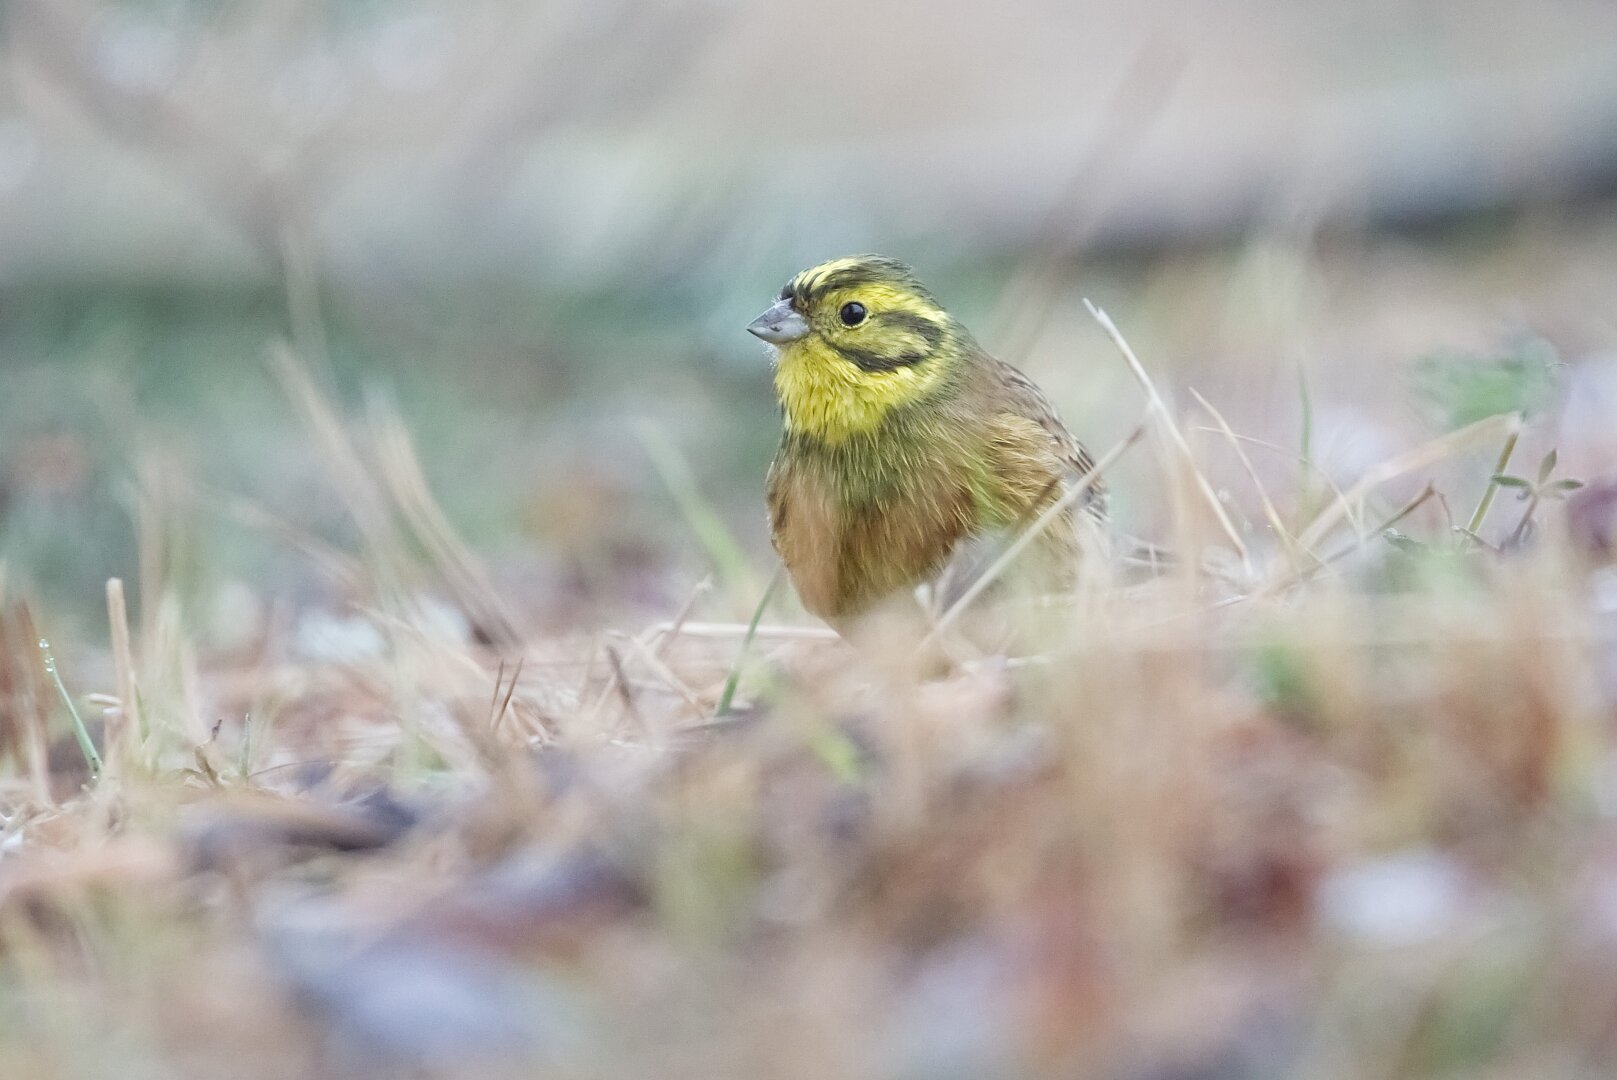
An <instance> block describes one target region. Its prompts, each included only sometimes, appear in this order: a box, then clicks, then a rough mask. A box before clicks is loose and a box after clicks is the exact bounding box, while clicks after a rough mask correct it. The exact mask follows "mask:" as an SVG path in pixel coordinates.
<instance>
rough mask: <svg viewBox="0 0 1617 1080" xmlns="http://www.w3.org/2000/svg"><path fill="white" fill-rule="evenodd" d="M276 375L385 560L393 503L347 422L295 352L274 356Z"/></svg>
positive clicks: (276, 350)
mask: <svg viewBox="0 0 1617 1080" xmlns="http://www.w3.org/2000/svg"><path fill="white" fill-rule="evenodd" d="M269 365H270V371H271V372H272V373H273V374H274V375H275V377H276V379H277V381H279V382H280V384H281V389H282V391H283V392H284V393H285V394H286V396H287V399H288V400H289V401H290V402H291V403H292V406H293V408H294V409H295V410H296V411H297V413H298V416H299V418H300V419H301V420H302V421H303V423H304V426H305V427H307V428H308V429H309V433H310V434H311V435H313V436H314V439H315V443H316V445H318V446H319V448H320V450H321V452H322V453H323V454H324V455H325V459H326V464H327V466H328V468H329V469H330V470H331V477H332V480H333V482H334V483H335V484H336V486H337V489H338V490H339V491H340V492H341V493H342V495H343V498H344V503H345V505H346V506H347V507H348V511H349V513H350V514H352V515H353V518H354V523H355V524H356V525H358V526H359V530H360V532H361V533H362V534H363V535H364V537H365V540H366V543H367V545H368V546H369V547H370V548H371V549H372V550H373V551H374V552H375V553H376V554H377V555H383V554H387V553H389V552H391V551H392V549H393V528H392V519H391V515H389V513H388V510H387V500H386V499H384V498H383V496H382V492H381V490H380V489H379V488H378V487H377V485H376V484H375V482H374V481H372V479H371V476H370V471H369V470H368V469H367V468H366V466H365V458H364V455H363V454H361V453H360V451H359V448H358V447H357V446H355V445H354V441H353V439H352V438H351V437H350V436H349V434H348V432H347V431H346V430H345V428H344V426H343V422H342V418H341V417H340V416H339V415H338V414H337V411H336V410H335V409H334V408H332V406H331V403H330V402H329V401H328V400H327V399H326V396H325V395H324V394H323V393H321V391H320V388H319V387H318V386H316V385H315V382H314V379H313V378H311V377H310V375H309V370H308V368H307V367H305V366H304V365H303V363H301V362H300V361H299V360H298V358H297V356H296V355H294V354H293V352H292V350H291V349H289V348H287V347H286V346H285V345H284V344H283V345H276V346H275V347H273V348H271V349H270V352H269Z"/></svg>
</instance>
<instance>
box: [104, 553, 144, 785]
mask: <svg viewBox="0 0 1617 1080" xmlns="http://www.w3.org/2000/svg"><path fill="white" fill-rule="evenodd" d="M107 624H108V627H109V629H110V634H111V642H112V670H113V679H114V680H115V682H116V683H117V687H118V713H119V722H118V737H117V738H114V737H113V735H112V732H111V730H110V728H111V725H110V724H109V731H108V735H107V739H106V743H107V760H108V762H109V763H111V764H112V765H113V767H114V768H115V769H117V770H120V771H123V770H125V769H126V767H127V765H128V763H129V758H130V755H131V754H133V752H134V747H135V745H136V744H137V742H138V740H139V739H140V735H141V732H142V731H143V730H144V728H143V726H142V724H141V720H140V692H139V690H138V689H137V688H136V686H135V654H134V649H133V648H132V647H131V646H130V642H129V607H128V604H127V603H126V601H125V599H124V583H123V580H122V579H121V578H108V579H107Z"/></svg>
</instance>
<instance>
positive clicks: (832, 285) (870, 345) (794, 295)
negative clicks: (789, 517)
mask: <svg viewBox="0 0 1617 1080" xmlns="http://www.w3.org/2000/svg"><path fill="white" fill-rule="evenodd" d="M747 329H748V330H750V331H751V332H752V333H753V334H755V335H756V336H758V337H760V338H762V339H763V340H764V341H767V342H769V343H770V344H771V345H773V346H775V349H776V363H775V391H776V393H777V394H778V395H779V396H780V403H781V408H782V409H783V410H784V412H785V414H786V429H787V430H788V431H790V432H794V433H797V434H802V435H807V436H811V437H813V438H816V439H819V440H821V441H822V442H827V443H840V442H843V441H845V440H847V439H848V438H850V437H852V436H854V435H859V434H862V433H865V432H869V431H872V430H874V429H875V428H876V427H878V426H879V425H880V424H881V422H882V421H883V419H885V418H886V417H887V415H888V414H889V413H890V412H892V411H893V410H894V409H897V408H901V407H903V406H905V405H909V404H912V403H914V402H918V401H921V400H923V399H925V398H927V397H929V396H930V395H933V394H936V393H938V392H940V391H941V390H943V389H944V388H945V387H946V386H948V385H949V384H950V383H951V382H952V379H951V376H952V375H954V374H955V373H956V370H957V369H958V368H959V366H960V359H961V357H962V356H963V355H965V352H966V350H965V348H964V343H965V341H966V340H967V339H966V335H965V331H964V330H962V329H961V328H960V326H959V324H957V323H956V322H955V321H954V319H952V318H951V317H950V316H949V313H948V312H946V311H944V310H943V308H942V307H940V306H939V305H938V302H937V301H936V300H935V299H933V297H932V294H931V293H929V292H928V291H927V290H926V287H925V286H923V285H922V284H921V283H920V282H919V281H917V280H915V275H914V273H912V272H911V270H910V268H909V267H907V266H905V265H904V264H903V263H900V262H895V261H894V260H892V259H888V258H885V257H883V256H880V255H855V256H853V257H851V258H846V259H835V260H833V261H831V262H828V263H822V264H820V265H819V266H816V267H813V268H811V269H808V270H804V271H803V272H802V273H800V274H798V275H797V276H796V277H794V278H792V280H791V281H789V282H787V284H786V287H785V288H784V289H782V290H781V291H780V298H779V299H778V300H777V301H776V302H775V304H774V305H773V306H772V307H770V308H769V310H768V311H765V312H764V313H763V314H762V315H760V316H758V318H757V319H755V320H753V322H752V324H751V325H750V326H748V327H747Z"/></svg>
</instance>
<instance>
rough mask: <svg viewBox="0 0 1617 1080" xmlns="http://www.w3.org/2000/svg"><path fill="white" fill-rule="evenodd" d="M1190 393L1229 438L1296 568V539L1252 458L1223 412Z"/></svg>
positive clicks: (1297, 552)
mask: <svg viewBox="0 0 1617 1080" xmlns="http://www.w3.org/2000/svg"><path fill="white" fill-rule="evenodd" d="M1190 394H1191V396H1192V397H1194V398H1195V399H1196V400H1197V402H1199V403H1200V404H1201V407H1202V408H1204V409H1206V410H1207V415H1209V416H1211V417H1212V418H1213V422H1214V423H1215V424H1217V425H1218V431H1219V433H1220V434H1222V435H1223V436H1224V437H1225V438H1226V439H1228V440H1229V443H1230V449H1231V450H1233V451H1235V456H1236V458H1237V459H1238V460H1239V461H1240V462H1241V467H1242V468H1243V469H1245V470H1246V475H1247V477H1248V478H1249V479H1250V480H1251V481H1252V486H1253V488H1255V489H1256V490H1257V493H1258V499H1259V501H1261V502H1262V503H1263V516H1264V518H1265V519H1266V520H1267V521H1268V522H1269V528H1270V529H1272V530H1274V534H1275V537H1276V539H1278V540H1279V541H1280V546H1281V548H1282V549H1283V550H1284V551H1285V552H1286V557H1287V558H1289V559H1290V560H1291V561H1292V567H1293V569H1296V568H1297V558H1298V555H1299V554H1301V553H1300V552H1299V551H1298V549H1297V540H1296V538H1295V537H1293V536H1292V535H1291V533H1290V531H1289V530H1287V528H1286V523H1285V522H1284V521H1282V520H1281V518H1280V511H1279V510H1277V509H1275V504H1274V500H1272V499H1271V498H1269V492H1268V491H1267V490H1266V489H1265V488H1264V486H1263V481H1262V480H1260V479H1259V478H1258V470H1257V469H1255V468H1253V466H1252V459H1251V458H1249V457H1247V455H1246V449H1245V448H1244V447H1242V445H1241V440H1240V438H1239V437H1237V436H1236V434H1235V432H1234V430H1233V429H1231V427H1230V425H1229V423H1228V421H1226V420H1225V419H1224V416H1223V414H1222V413H1220V412H1219V411H1218V410H1217V409H1215V408H1213V405H1212V402H1210V401H1208V400H1207V399H1206V398H1205V397H1203V396H1202V395H1201V393H1200V392H1199V391H1197V390H1196V388H1195V387H1191V388H1190ZM1306 554H1307V555H1308V556H1309V557H1310V558H1313V557H1314V555H1313V552H1307V553H1306Z"/></svg>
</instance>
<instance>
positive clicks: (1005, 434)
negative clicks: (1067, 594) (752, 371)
mask: <svg viewBox="0 0 1617 1080" xmlns="http://www.w3.org/2000/svg"><path fill="white" fill-rule="evenodd" d="M747 329H748V330H749V331H751V332H752V333H753V334H754V335H755V336H757V337H759V338H761V339H763V340H764V341H766V342H768V343H769V344H770V345H772V346H774V348H775V391H776V394H777V396H778V397H779V399H780V405H781V410H782V412H783V414H784V419H785V431H784V432H783V434H782V436H781V441H780V448H779V450H778V451H777V452H776V455H775V460H774V463H773V464H772V465H771V466H770V469H769V511H770V526H771V530H772V535H773V539H774V544H775V550H776V551H778V552H779V553H780V556H781V560H782V561H783V562H784V563H785V564H786V570H787V572H788V573H789V574H790V575H791V579H792V584H793V585H794V586H795V587H796V588H797V594H798V596H799V598H801V600H802V602H803V606H804V607H805V608H807V609H808V610H809V611H810V612H812V613H813V614H815V615H818V616H819V617H820V618H822V619H824V620H826V621H827V622H829V623H831V624H832V625H833V626H836V627H838V628H839V629H841V628H842V626H843V625H844V624H846V623H847V621H848V620H850V619H852V618H853V617H855V616H857V615H859V614H861V613H862V612H865V611H868V610H869V609H871V608H872V607H874V606H875V605H877V604H878V603H879V602H881V601H883V600H884V599H886V598H888V597H890V596H892V595H893V594H896V593H900V592H902V591H904V590H906V589H913V588H914V587H915V586H917V585H920V584H922V583H924V582H927V581H930V580H932V579H934V578H936V577H937V576H938V575H939V574H940V573H941V572H942V571H943V570H944V569H945V567H946V566H947V565H948V564H949V563H950V561H951V559H952V558H954V557H955V556H957V554H959V552H960V551H961V550H962V549H963V548H964V547H965V546H966V545H968V544H971V543H973V542H975V541H978V540H982V539H985V538H990V537H993V536H996V535H1003V534H1006V533H1009V532H1011V531H1013V530H1015V529H1016V528H1018V527H1019V526H1022V525H1025V524H1026V523H1028V522H1031V521H1032V520H1033V519H1034V518H1035V517H1037V516H1038V514H1039V513H1040V512H1041V511H1042V510H1043V509H1044V508H1045V507H1047V506H1048V505H1049V504H1050V503H1051V502H1053V501H1055V500H1056V499H1058V498H1059V497H1060V496H1061V493H1062V486H1063V483H1064V482H1065V481H1068V480H1075V479H1077V478H1078V477H1080V476H1082V475H1084V474H1085V473H1087V472H1089V471H1090V470H1091V469H1093V468H1094V461H1093V460H1092V459H1091V458H1090V456H1089V454H1088V453H1087V452H1086V451H1085V450H1084V448H1083V446H1081V445H1080V444H1079V443H1078V441H1077V440H1076V439H1074V438H1073V436H1072V433H1071V432H1069V431H1068V430H1067V428H1066V427H1065V426H1064V425H1063V424H1062V423H1061V421H1060V420H1059V419H1058V418H1057V417H1056V414H1055V410H1054V409H1052V408H1051V406H1050V403H1049V401H1047V400H1046V399H1045V396H1044V394H1043V393H1041V392H1040V390H1039V388H1038V387H1037V386H1035V385H1034V384H1033V383H1032V382H1030V381H1029V380H1028V378H1027V376H1025V375H1023V374H1022V373H1021V372H1020V371H1017V370H1016V369H1015V368H1013V367H1011V365H1009V364H1007V363H1005V362H1004V361H1002V360H999V359H998V358H996V357H994V356H992V355H990V354H989V353H988V352H986V351H985V350H984V349H983V348H982V346H980V345H978V344H977V342H976V340H975V339H974V338H973V337H972V336H971V333H970V331H968V330H967V329H966V328H965V327H964V326H963V325H961V324H960V322H959V321H958V320H956V319H955V318H954V316H952V315H950V314H949V312H948V311H946V310H945V309H944V308H943V306H942V305H941V304H939V303H938V301H937V299H936V298H935V297H934V296H933V295H932V293H931V292H930V291H928V290H927V288H926V287H925V286H924V285H922V284H921V283H920V281H918V280H917V279H916V277H915V274H914V272H913V271H912V270H911V269H910V268H909V267H908V266H906V265H904V264H903V263H901V262H898V261H896V260H894V259H889V258H886V257H884V256H881V255H855V256H852V257H850V258H844V259H835V260H833V261H831V262H827V263H823V264H821V265H819V266H815V267H812V268H810V269H808V270H804V271H803V272H801V273H799V274H798V275H796V276H795V277H793V278H792V279H791V281H789V282H787V284H786V287H785V288H784V289H782V290H781V291H780V296H779V298H778V299H777V300H776V301H775V303H774V304H772V305H771V306H770V307H769V309H768V310H767V311H765V312H764V313H763V314H762V315H760V316H758V318H756V319H754V320H753V321H752V323H751V324H750V325H749V326H748V327H747ZM1086 500H1087V501H1086V503H1085V506H1084V512H1086V513H1087V514H1089V515H1090V516H1091V517H1092V518H1093V520H1095V521H1096V522H1100V521H1104V519H1105V515H1106V508H1105V494H1104V492H1103V491H1102V490H1101V488H1100V486H1099V485H1098V484H1092V486H1091V487H1090V489H1089V490H1088V491H1087V492H1086ZM1080 527H1081V526H1080V522H1079V520H1078V517H1077V515H1076V514H1070V515H1063V516H1062V517H1061V518H1058V519H1057V520H1056V521H1054V522H1052V523H1051V524H1050V526H1049V527H1048V528H1047V529H1046V530H1045V531H1044V533H1043V534H1042V535H1041V536H1040V538H1039V542H1038V543H1037V544H1036V545H1035V547H1034V548H1033V549H1030V550H1029V551H1028V552H1027V553H1026V554H1027V555H1028V556H1032V557H1033V558H1032V559H1028V560H1025V561H1029V562H1035V563H1040V564H1041V565H1042V566H1043V567H1044V570H1045V572H1044V573H1043V576H1042V578H1041V579H1040V580H1041V583H1042V584H1045V585H1047V586H1048V587H1052V588H1065V587H1069V586H1070V585H1071V584H1072V581H1073V579H1074V576H1075V574H1076V571H1077V564H1078V558H1079V551H1080V539H1079V529H1080Z"/></svg>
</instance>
